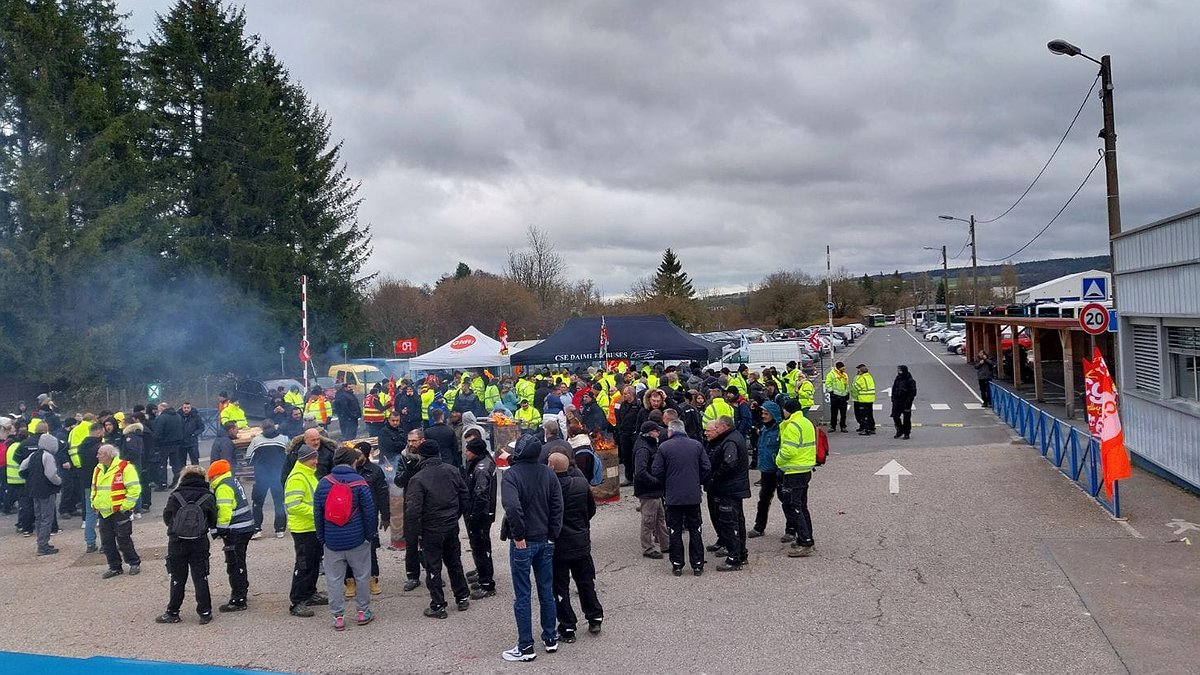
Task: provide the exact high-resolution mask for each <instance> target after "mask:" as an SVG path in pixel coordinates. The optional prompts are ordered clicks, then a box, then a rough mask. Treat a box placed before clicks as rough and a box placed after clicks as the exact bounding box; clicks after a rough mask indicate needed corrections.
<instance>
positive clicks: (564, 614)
mask: <svg viewBox="0 0 1200 675" xmlns="http://www.w3.org/2000/svg"><path fill="white" fill-rule="evenodd" d="M568 466H569V465H568V463H567V458H566V457H563V456H562V455H551V456H550V468H551V469H553V470H554V473H555V475H556V476H557V477H558V482H559V485H561V486H562V496H563V519H562V531H561V532H560V533H559V535H558V538H557V539H555V540H554V600H555V603H556V609H557V613H558V639H560V640H562V641H563V642H566V643H567V644H570V643H572V642H574V641H575V623H576V618H575V610H574V609H572V608H571V578H572V577H574V579H575V588H576V589H577V590H578V591H579V605H580V606H581V607H582V608H583V616H584V618H585V619H587V622H588V632H589V633H592V634H596V633H599V632H600V625H601V622H602V621H604V607H603V606H601V604H600V598H598V597H596V564H595V563H594V562H593V561H592V534H591V520H592V517H593V516H595V515H596V498H595V497H594V496H593V495H592V487H591V485H589V484H588V482H587V480H586V479H584V478H580V477H578V476H571V475H569V474H568V473H567V468H568Z"/></svg>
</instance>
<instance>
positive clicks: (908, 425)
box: [892, 366, 917, 440]
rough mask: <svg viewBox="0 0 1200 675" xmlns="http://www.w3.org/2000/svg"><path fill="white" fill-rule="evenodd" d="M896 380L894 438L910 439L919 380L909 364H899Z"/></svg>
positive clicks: (894, 388)
mask: <svg viewBox="0 0 1200 675" xmlns="http://www.w3.org/2000/svg"><path fill="white" fill-rule="evenodd" d="M896 371H897V373H896V380H895V381H894V382H892V421H893V422H895V423H896V435H895V436H894V438H901V437H903V438H904V440H908V439H909V434H911V433H912V407H913V401H915V400H916V398H917V381H916V380H914V379H913V376H912V374H911V373H909V372H908V366H897V368H896Z"/></svg>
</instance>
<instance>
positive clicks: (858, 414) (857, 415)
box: [850, 363, 875, 436]
mask: <svg viewBox="0 0 1200 675" xmlns="http://www.w3.org/2000/svg"><path fill="white" fill-rule="evenodd" d="M850 393H851V396H852V397H853V398H854V419H855V421H857V422H858V434H859V435H860V436H870V435H871V434H874V433H875V377H874V376H873V375H871V373H870V371H869V370H868V369H867V364H865V363H860V364H858V366H857V367H856V368H855V375H854V384H852V385H851V386H850Z"/></svg>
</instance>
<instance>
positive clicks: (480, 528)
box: [463, 438, 496, 600]
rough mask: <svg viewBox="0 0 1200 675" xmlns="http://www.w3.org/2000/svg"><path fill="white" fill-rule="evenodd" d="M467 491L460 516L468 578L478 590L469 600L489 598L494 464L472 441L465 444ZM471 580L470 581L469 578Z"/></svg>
mask: <svg viewBox="0 0 1200 675" xmlns="http://www.w3.org/2000/svg"><path fill="white" fill-rule="evenodd" d="M466 457H467V471H466V473H467V492H468V493H470V495H471V500H470V502H469V503H468V505H467V510H466V512H465V513H463V521H464V522H465V523H466V525H467V540H468V541H469V542H470V544H471V558H472V559H474V561H475V571H474V573H473V574H472V573H470V572H468V573H467V579H468V580H469V581H471V582H472V584H477V585H478V588H476V589H475V590H474V591H472V592H471V599H472V600H480V599H482V598H490V597H492V596H493V595H495V594H496V579H495V576H494V573H495V571H494V568H493V567H492V523H494V522H496V462H495V461H493V460H492V457H491V455H489V454H488V449H487V443H485V442H484V441H483V439H478V438H473V439H471V440H470V441H468V442H467V450H466ZM472 577H473V578H472Z"/></svg>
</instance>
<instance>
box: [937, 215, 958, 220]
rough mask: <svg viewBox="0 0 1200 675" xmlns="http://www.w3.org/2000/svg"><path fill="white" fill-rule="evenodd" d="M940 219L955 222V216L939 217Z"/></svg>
mask: <svg viewBox="0 0 1200 675" xmlns="http://www.w3.org/2000/svg"><path fill="white" fill-rule="evenodd" d="M938 218H941V219H942V220H954V216H938Z"/></svg>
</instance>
